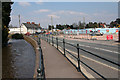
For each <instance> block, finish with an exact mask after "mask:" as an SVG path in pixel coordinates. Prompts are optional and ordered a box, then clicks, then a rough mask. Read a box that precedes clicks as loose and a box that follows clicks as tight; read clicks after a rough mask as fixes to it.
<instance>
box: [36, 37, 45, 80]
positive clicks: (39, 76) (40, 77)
mask: <svg viewBox="0 0 120 80" xmlns="http://www.w3.org/2000/svg"><path fill="white" fill-rule="evenodd" d="M38 45H39V52H40V61H39V68H38V69H37V72H38V74H37V80H45V68H44V59H43V53H42V49H41V41H40V38H39V39H38Z"/></svg>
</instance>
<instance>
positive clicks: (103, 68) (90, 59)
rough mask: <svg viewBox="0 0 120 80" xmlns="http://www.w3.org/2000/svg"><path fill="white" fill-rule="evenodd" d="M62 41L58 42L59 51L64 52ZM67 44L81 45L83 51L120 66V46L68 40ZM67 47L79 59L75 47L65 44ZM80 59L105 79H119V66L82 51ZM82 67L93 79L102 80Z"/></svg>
mask: <svg viewBox="0 0 120 80" xmlns="http://www.w3.org/2000/svg"><path fill="white" fill-rule="evenodd" d="M51 40H52V39H51ZM51 40H50V41H51ZM62 40H63V39H62V38H59V41H58V45H59V49H61V50H63V49H62V48H63V43H62ZM51 42H52V41H51ZM65 42H67V43H70V44H73V45H77V44H79V46H80V47H81V48H82V49H85V50H87V51H89V52H92V53H94V54H96V55H99V56H101V57H103V58H106V59H108V60H111V61H113V62H115V63H118V64H120V62H119V61H120V60H119V58H120V56H119V55H120V53H119V52H118V47H119V45H114V46H113V45H106V43H107V41H102V43H103V42H104V43H105V44H100V43H90V42H83V41H76V40H67V39H66V40H65ZM54 43H56V39H54ZM65 47H66V50H68V51H69V52H71V53H72V54H74V55H75V56H76V57H77V49H76V48H75V47H72V46H70V45H68V44H65ZM66 54H67V52H66ZM72 59H74V58H72ZM80 59H81V60H82V61H83V62H85V63H86V64H88V65H89V66H90V67H91V68H93V69H94V70H96V71H97V72H98V73H100V74H101V75H103V76H104V77H105V78H118V77H119V71H120V68H118V66H116V65H114V64H111V63H109V62H107V61H104V60H102V59H99V58H97V57H94V56H92V55H90V54H88V53H86V52H84V51H82V50H80ZM74 60H75V59H74ZM75 61H76V60H75ZM76 62H77V61H76ZM81 65H82V66H83V67H84V68H85V70H86V71H87V72H88V73H90V74H91V75H92V76H93V77H95V78H100V77H99V76H97V75H96V74H95V73H94V72H92V71H91V70H89V69H88V68H87V67H85V66H84V65H83V64H81Z"/></svg>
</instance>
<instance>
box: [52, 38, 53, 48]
mask: <svg viewBox="0 0 120 80" xmlns="http://www.w3.org/2000/svg"><path fill="white" fill-rule="evenodd" d="M52 46H53V36H52Z"/></svg>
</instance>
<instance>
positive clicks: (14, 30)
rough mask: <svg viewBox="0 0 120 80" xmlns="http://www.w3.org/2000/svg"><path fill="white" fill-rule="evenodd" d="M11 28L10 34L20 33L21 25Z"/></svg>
mask: <svg viewBox="0 0 120 80" xmlns="http://www.w3.org/2000/svg"><path fill="white" fill-rule="evenodd" d="M9 30H10V31H9V33H10V34H15V33H20V28H19V27H10V28H9ZM21 33H23V28H21Z"/></svg>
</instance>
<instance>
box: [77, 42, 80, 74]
mask: <svg viewBox="0 0 120 80" xmlns="http://www.w3.org/2000/svg"><path fill="white" fill-rule="evenodd" d="M77 52H78V72H80V54H79V44H77Z"/></svg>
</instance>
